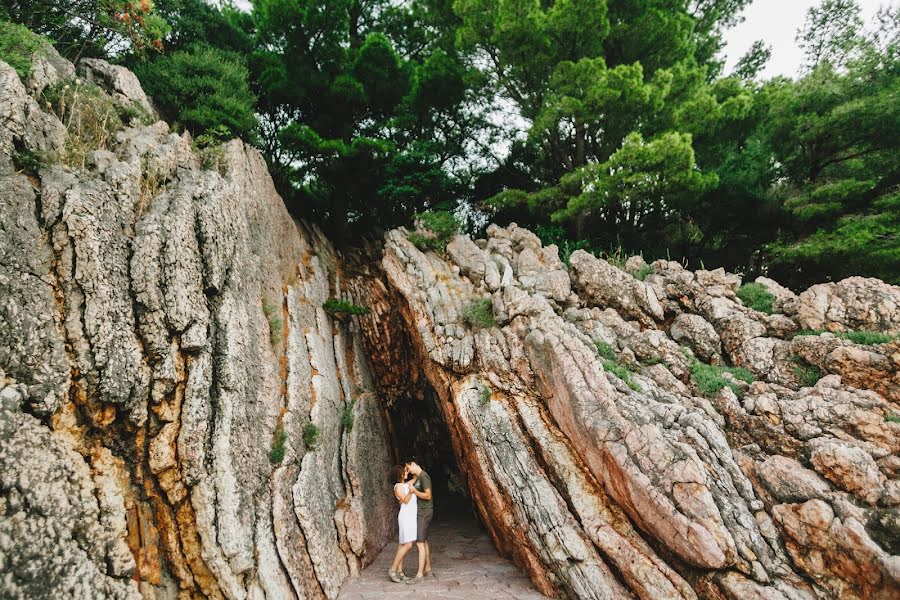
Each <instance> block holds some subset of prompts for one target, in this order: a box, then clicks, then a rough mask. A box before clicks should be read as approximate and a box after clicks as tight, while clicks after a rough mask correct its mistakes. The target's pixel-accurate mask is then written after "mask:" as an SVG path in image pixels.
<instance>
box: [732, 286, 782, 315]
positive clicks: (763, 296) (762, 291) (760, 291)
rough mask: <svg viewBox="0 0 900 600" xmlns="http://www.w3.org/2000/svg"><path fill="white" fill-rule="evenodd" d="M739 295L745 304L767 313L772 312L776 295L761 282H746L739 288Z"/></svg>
mask: <svg viewBox="0 0 900 600" xmlns="http://www.w3.org/2000/svg"><path fill="white" fill-rule="evenodd" d="M737 297H738V298H740V299H741V302H743V303H744V305H745V306H749V307H750V308H752V309H753V310H756V311H759V312H761V313H766V314H767V315H771V314H772V304H773V303H774V302H775V296H773V295H772V293H771V292H769V290H767V289H766V288H765V287H763V286H762V284H759V283H745V284H744V285H742V286H741V287H739V288H738V291H737Z"/></svg>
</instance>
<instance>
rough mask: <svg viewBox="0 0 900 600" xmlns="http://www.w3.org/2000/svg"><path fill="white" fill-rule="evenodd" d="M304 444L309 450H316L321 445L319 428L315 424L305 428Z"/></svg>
mask: <svg viewBox="0 0 900 600" xmlns="http://www.w3.org/2000/svg"><path fill="white" fill-rule="evenodd" d="M303 443H304V445H306V448H307V449H308V450H315V449H316V446H317V445H318V444H319V428H318V427H316V426H315V425H314V424H313V423H310V424H308V425H307V426H306V427H304V428H303Z"/></svg>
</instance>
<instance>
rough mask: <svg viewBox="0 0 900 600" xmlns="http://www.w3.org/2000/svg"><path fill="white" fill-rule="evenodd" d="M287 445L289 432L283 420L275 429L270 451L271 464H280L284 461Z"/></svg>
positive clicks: (279, 421)
mask: <svg viewBox="0 0 900 600" xmlns="http://www.w3.org/2000/svg"><path fill="white" fill-rule="evenodd" d="M286 443H287V432H286V431H285V430H284V425H283V424H282V422H281V419H279V420H278V426H277V427H276V428H275V437H274V438H273V439H272V449H271V450H270V451H269V462H271V463H272V464H273V465H277V464H280V463H281V461H283V460H284V451H285V444H286Z"/></svg>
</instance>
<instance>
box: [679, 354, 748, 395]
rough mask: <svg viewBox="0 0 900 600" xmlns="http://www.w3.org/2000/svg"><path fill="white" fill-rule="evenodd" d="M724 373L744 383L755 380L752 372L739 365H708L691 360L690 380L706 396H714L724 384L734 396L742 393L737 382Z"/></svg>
mask: <svg viewBox="0 0 900 600" xmlns="http://www.w3.org/2000/svg"><path fill="white" fill-rule="evenodd" d="M726 373H728V374H730V375H731V377H733V378H734V379H737V380H740V381H743V382H745V383H753V382H754V381H755V380H756V378H755V377H754V376H753V373H751V372H750V371H748V370H747V369H744V368H741V367H725V366H719V365H710V364H707V363H704V362H700V361H699V360H697V359H693V360H692V361H691V380H692V381H693V382H694V383H695V384H696V386H697V389H699V390H700V393H701V394H703V395H704V396H706V397H712V396H715V395H716V394H717V393H719V390H721V389H722V388H724V387H726V386H727V387H730V388H731V391H733V392H734V393H735V395H736V396H741V395H742V394H743V393H744V390H742V389H741V387H740V386H739V385H738V384H737V383H735V382H734V381H730V380H729V379H728V378H726V377H725V374H726Z"/></svg>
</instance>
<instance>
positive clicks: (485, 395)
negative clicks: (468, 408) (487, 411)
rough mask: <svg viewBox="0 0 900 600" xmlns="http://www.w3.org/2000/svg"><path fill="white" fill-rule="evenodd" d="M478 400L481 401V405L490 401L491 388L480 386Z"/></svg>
mask: <svg viewBox="0 0 900 600" xmlns="http://www.w3.org/2000/svg"><path fill="white" fill-rule="evenodd" d="M478 394H479V396H478V399H479V400H481V403H482V404H487V403H488V402H490V401H491V388H489V387H488V386H486V385H483V384H482V386H481V389H480V390H479V391H478Z"/></svg>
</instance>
